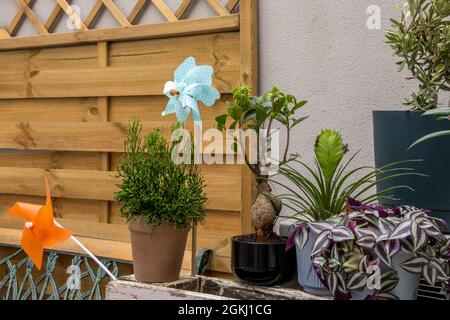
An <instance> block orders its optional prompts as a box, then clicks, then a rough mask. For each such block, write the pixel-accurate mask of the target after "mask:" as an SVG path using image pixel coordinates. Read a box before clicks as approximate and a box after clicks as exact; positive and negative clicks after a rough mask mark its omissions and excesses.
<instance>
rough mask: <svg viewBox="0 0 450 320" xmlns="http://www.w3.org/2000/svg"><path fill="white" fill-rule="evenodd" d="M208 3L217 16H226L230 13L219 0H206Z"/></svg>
mask: <svg viewBox="0 0 450 320" xmlns="http://www.w3.org/2000/svg"><path fill="white" fill-rule="evenodd" d="M208 3H209V5H210V6H211V8H213V10H214V11H215V12H217V13H218V14H219V16H226V15H229V14H230V12H229V11H228V10H227V8H226V7H225V5H224V4H223V3H222V2H221V1H220V0H208Z"/></svg>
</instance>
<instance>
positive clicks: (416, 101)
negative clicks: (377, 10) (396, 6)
mask: <svg viewBox="0 0 450 320" xmlns="http://www.w3.org/2000/svg"><path fill="white" fill-rule="evenodd" d="M400 10H401V18H400V20H394V19H392V20H391V21H392V23H393V29H392V30H389V31H388V32H387V35H386V37H387V43H388V44H389V45H390V46H391V47H392V48H393V49H394V51H395V54H396V55H397V56H398V57H399V58H400V61H399V62H398V65H399V67H400V71H401V70H403V69H404V68H405V67H407V68H408V70H409V71H410V72H411V73H412V77H411V78H409V79H411V80H416V81H419V89H418V91H417V92H415V93H414V94H413V95H412V97H411V99H408V100H407V102H406V105H408V106H410V107H411V108H412V109H413V110H422V111H427V110H430V109H435V108H437V106H438V101H439V92H440V91H441V90H443V91H450V59H449V56H450V20H449V18H450V1H448V0H407V1H406V2H405V4H404V6H403V7H401V8H400Z"/></svg>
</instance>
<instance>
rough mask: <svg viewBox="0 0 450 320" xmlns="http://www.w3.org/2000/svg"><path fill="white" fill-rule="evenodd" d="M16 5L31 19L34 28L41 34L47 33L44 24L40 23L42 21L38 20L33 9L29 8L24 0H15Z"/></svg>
mask: <svg viewBox="0 0 450 320" xmlns="http://www.w3.org/2000/svg"><path fill="white" fill-rule="evenodd" d="M16 3H17V5H18V6H19V8H20V9H21V10H22V11H23V12H24V13H25V15H26V16H27V18H28V19H29V20H30V21H31V23H32V24H33V26H34V28H35V29H36V30H37V31H38V32H39V33H40V34H41V35H48V34H49V33H48V31H47V29H45V26H44V25H43V24H42V22H41V21H40V20H39V18H38V16H37V15H36V14H35V13H34V12H33V10H31V9H30V7H29V6H28V4H27V3H26V2H25V0H16Z"/></svg>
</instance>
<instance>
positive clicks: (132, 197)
mask: <svg viewBox="0 0 450 320" xmlns="http://www.w3.org/2000/svg"><path fill="white" fill-rule="evenodd" d="M141 133H142V124H141V123H140V122H139V120H137V119H134V120H132V121H131V122H130V127H129V132H128V136H127V138H126V141H125V154H124V156H123V159H122V163H121V164H120V166H119V167H118V169H117V172H118V175H117V176H118V178H121V179H122V181H121V183H120V184H119V185H118V187H119V188H120V191H119V192H117V193H115V195H114V198H115V200H116V201H118V202H119V204H120V205H121V208H120V213H121V215H122V217H124V218H126V219H127V220H128V222H133V221H142V222H146V223H149V224H151V225H153V226H154V227H157V226H160V225H161V224H162V223H164V222H168V223H169V224H170V225H171V226H173V227H174V228H184V227H186V226H188V225H189V223H190V221H193V222H199V221H201V220H203V219H204V217H205V205H206V201H207V198H206V195H205V194H204V193H203V189H204V187H205V183H204V180H203V177H202V175H201V173H200V170H199V168H198V167H197V166H196V165H195V164H184V163H181V164H177V163H174V162H173V161H172V150H174V148H175V146H176V144H173V145H172V146H170V144H169V143H168V141H167V140H166V139H165V138H164V137H163V136H162V135H161V131H160V130H159V129H158V130H155V131H153V132H151V133H150V134H148V135H147V136H146V137H144V138H142V137H141V136H142V135H141Z"/></svg>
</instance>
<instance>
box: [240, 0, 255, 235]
mask: <svg viewBox="0 0 450 320" xmlns="http://www.w3.org/2000/svg"><path fill="white" fill-rule="evenodd" d="M257 5H258V1H257V0H241V2H240V28H241V31H240V32H241V43H240V47H241V83H242V84H248V85H249V86H250V87H251V88H252V93H253V94H254V95H258V91H259V83H258V69H259V66H258V60H259V57H258V6H257ZM255 186H256V182H255V177H254V175H253V173H252V172H251V171H250V169H249V168H248V167H247V166H242V183H241V195H242V197H241V198H242V210H241V212H242V213H241V229H242V233H244V234H247V233H251V232H252V230H253V227H252V220H251V208H252V205H253V201H254V197H255V194H256V192H255Z"/></svg>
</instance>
